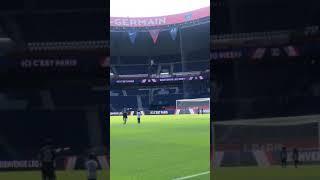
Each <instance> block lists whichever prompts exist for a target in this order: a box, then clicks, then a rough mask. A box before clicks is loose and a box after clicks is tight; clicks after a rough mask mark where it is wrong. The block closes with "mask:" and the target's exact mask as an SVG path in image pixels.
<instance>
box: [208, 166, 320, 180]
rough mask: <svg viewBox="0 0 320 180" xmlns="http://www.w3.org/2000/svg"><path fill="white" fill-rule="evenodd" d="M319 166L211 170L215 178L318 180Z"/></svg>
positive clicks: (230, 179) (220, 179) (319, 176)
mask: <svg viewBox="0 0 320 180" xmlns="http://www.w3.org/2000/svg"><path fill="white" fill-rule="evenodd" d="M319 170H320V166H307V165H306V166H301V167H299V168H297V169H296V168H294V167H292V166H289V167H287V168H281V167H280V166H275V167H268V168H263V167H239V168H217V169H214V170H213V171H212V179H215V180H319V179H320V171H319Z"/></svg>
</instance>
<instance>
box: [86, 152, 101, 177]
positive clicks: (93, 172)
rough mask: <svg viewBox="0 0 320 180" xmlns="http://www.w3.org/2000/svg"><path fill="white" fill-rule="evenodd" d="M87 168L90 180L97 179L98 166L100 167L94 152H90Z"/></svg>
mask: <svg viewBox="0 0 320 180" xmlns="http://www.w3.org/2000/svg"><path fill="white" fill-rule="evenodd" d="M85 166H86V169H87V177H88V180H97V168H98V163H97V161H96V160H95V156H94V154H92V153H90V154H89V158H88V160H87V161H86V164H85Z"/></svg>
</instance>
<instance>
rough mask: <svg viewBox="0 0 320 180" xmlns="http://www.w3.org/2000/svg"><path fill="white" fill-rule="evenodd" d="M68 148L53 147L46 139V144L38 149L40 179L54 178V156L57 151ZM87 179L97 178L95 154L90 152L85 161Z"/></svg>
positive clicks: (50, 179)
mask: <svg viewBox="0 0 320 180" xmlns="http://www.w3.org/2000/svg"><path fill="white" fill-rule="evenodd" d="M65 150H69V149H68V148H64V149H61V148H55V147H54V146H53V144H52V141H51V140H47V141H46V145H45V146H43V147H42V148H41V149H40V153H39V161H40V163H41V175H42V180H56V173H55V171H56V164H55V161H56V157H57V155H58V154H59V153H63V151H65ZM85 168H86V170H87V179H88V180H97V168H98V163H97V161H96V160H95V155H94V154H92V153H90V154H89V156H88V159H87V161H86V162H85Z"/></svg>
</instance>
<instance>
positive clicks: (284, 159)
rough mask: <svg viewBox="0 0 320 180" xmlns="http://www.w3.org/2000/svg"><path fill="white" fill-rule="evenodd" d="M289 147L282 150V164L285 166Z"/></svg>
mask: <svg viewBox="0 0 320 180" xmlns="http://www.w3.org/2000/svg"><path fill="white" fill-rule="evenodd" d="M287 156H288V153H287V148H286V147H282V150H281V152H280V159H281V166H282V167H283V168H285V167H287Z"/></svg>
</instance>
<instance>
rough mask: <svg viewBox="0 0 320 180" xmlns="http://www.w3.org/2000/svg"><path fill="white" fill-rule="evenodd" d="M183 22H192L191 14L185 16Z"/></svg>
mask: <svg viewBox="0 0 320 180" xmlns="http://www.w3.org/2000/svg"><path fill="white" fill-rule="evenodd" d="M184 20H185V21H190V20H192V13H188V14H186V15H185V16H184Z"/></svg>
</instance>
